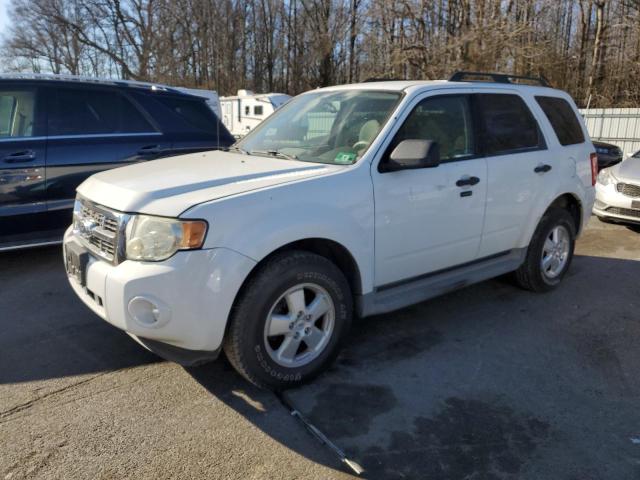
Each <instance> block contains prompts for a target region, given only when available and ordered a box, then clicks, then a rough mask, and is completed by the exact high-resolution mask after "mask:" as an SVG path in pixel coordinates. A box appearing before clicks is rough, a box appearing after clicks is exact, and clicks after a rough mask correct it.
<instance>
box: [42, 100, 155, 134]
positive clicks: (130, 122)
mask: <svg viewBox="0 0 640 480" xmlns="http://www.w3.org/2000/svg"><path fill="white" fill-rule="evenodd" d="M48 127H49V129H48V132H49V135H50V136H59V135H99V134H117V133H147V132H154V131H155V129H154V128H153V127H152V126H151V125H150V124H149V122H147V120H146V119H145V118H144V117H143V116H142V114H141V113H140V112H139V111H138V110H137V109H136V108H135V107H134V106H133V105H132V104H131V102H129V100H127V99H126V98H124V97H123V96H122V95H120V94H119V93H117V92H109V91H101V90H91V89H59V90H57V91H56V92H55V95H53V96H52V97H51V98H50V99H49V115H48Z"/></svg>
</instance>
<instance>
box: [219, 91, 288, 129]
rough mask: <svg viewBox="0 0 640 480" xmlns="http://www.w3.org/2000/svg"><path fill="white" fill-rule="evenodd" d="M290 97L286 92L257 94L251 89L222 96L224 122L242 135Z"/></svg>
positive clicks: (221, 104)
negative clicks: (229, 95) (233, 94)
mask: <svg viewBox="0 0 640 480" xmlns="http://www.w3.org/2000/svg"><path fill="white" fill-rule="evenodd" d="M290 98H291V96H290V95H286V94H284V93H258V94H256V93H253V92H252V91H251V90H238V94H237V95H236V96H233V97H220V106H221V108H222V123H224V125H225V127H227V128H228V129H229V131H230V132H231V133H232V134H233V135H234V136H236V137H242V136H243V135H246V134H247V133H248V132H249V131H250V130H252V129H254V128H255V127H256V126H258V125H259V124H260V122H262V120H264V119H265V118H267V117H268V116H269V115H271V114H272V113H273V112H275V111H276V110H277V109H278V108H280V107H281V106H282V105H284V104H285V103H287V102H288V101H289V99H290Z"/></svg>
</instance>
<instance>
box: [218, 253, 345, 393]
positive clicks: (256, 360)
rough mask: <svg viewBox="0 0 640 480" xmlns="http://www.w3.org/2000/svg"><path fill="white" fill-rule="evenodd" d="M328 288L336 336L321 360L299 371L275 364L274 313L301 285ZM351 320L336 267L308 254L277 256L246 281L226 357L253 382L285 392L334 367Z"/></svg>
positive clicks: (342, 280) (227, 338)
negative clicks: (270, 324)
mask: <svg viewBox="0 0 640 480" xmlns="http://www.w3.org/2000/svg"><path fill="white" fill-rule="evenodd" d="M301 283H304V284H313V285H316V286H319V287H320V288H322V289H324V291H326V292H327V293H328V294H329V296H330V297H331V300H332V301H333V306H334V312H335V315H334V316H333V317H334V320H333V331H332V333H331V336H330V337H329V339H328V341H327V342H326V344H325V345H326V346H325V347H324V349H323V350H322V351H321V352H320V353H319V355H318V356H317V358H315V359H313V360H311V361H310V362H309V363H308V364H306V365H303V366H300V367H296V368H293V367H287V366H282V365H280V364H279V363H276V362H275V361H274V359H273V358H272V357H271V356H270V354H269V353H268V350H267V348H268V345H266V343H267V340H266V339H265V325H266V322H267V317H268V316H269V313H270V311H271V308H272V307H273V306H274V304H276V302H277V301H278V299H279V298H280V297H281V295H283V294H284V293H285V292H287V290H289V289H291V288H293V287H295V286H296V285H298V284H301ZM352 316H353V298H352V296H351V289H350V287H349V283H348V282H347V280H346V278H345V276H344V275H343V274H342V272H341V271H340V270H339V269H338V267H336V266H335V265H334V264H333V263H332V262H330V261H329V260H327V259H326V258H324V257H321V256H319V255H316V254H313V253H309V252H305V251H287V252H283V253H280V254H276V255H274V256H273V257H272V258H270V259H268V260H267V261H266V263H265V264H264V265H262V266H261V267H259V269H258V270H257V272H255V274H254V275H252V277H251V278H250V279H249V280H248V283H247V284H246V285H245V286H244V287H243V290H242V292H241V293H240V296H239V297H238V299H237V301H236V303H235V305H234V308H233V311H232V314H231V318H230V325H229V328H228V330H227V334H226V336H225V340H224V352H225V354H226V356H227V358H228V359H229V361H230V362H231V364H232V365H233V367H234V368H235V369H236V370H237V371H238V372H239V373H240V374H241V375H242V376H244V377H245V378H246V379H247V380H249V381H250V382H251V383H253V384H255V385H257V386H258V387H261V388H267V389H270V390H276V391H278V390H283V389H286V388H290V387H294V386H297V385H300V384H302V383H305V382H307V381H309V380H311V379H313V378H314V377H315V376H317V375H318V374H319V373H321V372H322V371H323V370H324V369H326V368H327V367H328V366H329V365H330V364H331V362H333V361H334V360H335V358H336V356H337V355H338V352H339V350H340V347H341V346H342V341H343V339H344V337H345V336H346V334H347V332H348V330H349V327H350V326H351V319H352Z"/></svg>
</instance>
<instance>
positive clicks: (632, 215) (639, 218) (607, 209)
mask: <svg viewBox="0 0 640 480" xmlns="http://www.w3.org/2000/svg"><path fill="white" fill-rule="evenodd" d="M634 201H636V202H640V197H638V198H632V197H628V196H626V195H623V194H622V193H620V192H618V191H617V190H616V186H615V185H606V186H605V185H601V184H599V183H598V184H596V202H595V204H594V205H593V213H594V214H595V215H597V216H598V217H602V218H606V219H609V220H614V221H619V222H625V223H640V209H637V208H633V206H632V202H634Z"/></svg>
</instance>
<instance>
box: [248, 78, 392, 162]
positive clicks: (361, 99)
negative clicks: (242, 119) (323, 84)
mask: <svg viewBox="0 0 640 480" xmlns="http://www.w3.org/2000/svg"><path fill="white" fill-rule="evenodd" d="M400 96H401V94H400V93H399V92H378V91H372V90H343V91H337V92H336V91H333V92H317V93H309V94H305V95H301V96H299V97H296V98H294V99H293V100H291V101H290V102H289V103H287V104H286V105H285V106H284V107H282V109H280V110H278V111H277V112H276V113H275V114H274V115H272V116H271V117H269V118H268V119H267V120H265V121H264V122H263V123H262V124H261V125H260V126H259V127H258V128H257V129H256V130H254V131H253V132H252V133H250V134H249V135H247V136H246V137H245V138H244V139H242V140H241V141H240V142H239V143H238V144H237V145H236V147H237V148H238V149H241V150H243V151H245V152H246V153H248V154H250V155H265V156H267V155H268V156H278V157H283V158H290V159H294V160H302V161H305V162H318V163H333V164H343V165H345V164H346V165H348V164H352V163H354V162H355V161H357V160H358V159H359V158H360V157H362V155H363V154H364V153H365V152H366V151H367V149H368V148H369V146H370V145H371V143H372V142H373V140H374V139H375V138H376V136H377V135H378V133H379V132H380V130H381V129H382V126H383V125H384V123H385V122H386V120H387V118H388V117H389V115H390V114H391V112H392V111H393V109H394V108H395V106H396V105H397V104H398V101H399V100H400Z"/></svg>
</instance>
